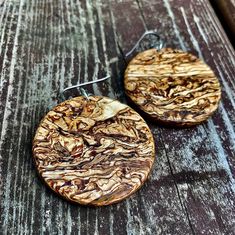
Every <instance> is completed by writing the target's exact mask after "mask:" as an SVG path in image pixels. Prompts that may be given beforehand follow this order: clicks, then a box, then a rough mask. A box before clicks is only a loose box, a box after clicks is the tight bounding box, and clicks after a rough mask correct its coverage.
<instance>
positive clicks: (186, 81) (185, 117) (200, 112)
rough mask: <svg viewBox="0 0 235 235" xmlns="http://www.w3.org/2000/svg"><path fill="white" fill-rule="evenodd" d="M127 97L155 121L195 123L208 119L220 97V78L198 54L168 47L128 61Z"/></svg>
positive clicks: (149, 51)
mask: <svg viewBox="0 0 235 235" xmlns="http://www.w3.org/2000/svg"><path fill="white" fill-rule="evenodd" d="M124 85H125V90H126V94H127V96H128V97H129V98H130V99H131V100H132V101H133V102H134V103H135V104H136V105H137V106H138V107H139V108H140V109H141V110H142V111H144V112H145V113H147V114H148V115H150V117H151V118H153V119H154V120H156V121H158V122H160V123H163V124H170V125H175V126H192V125H195V124H198V123H201V122H202V121H204V120H206V119H207V118H208V117H209V116H211V115H212V113H213V112H214V111H215V110H216V109H217V107H218V104H219V100H220V98H221V89H220V84H219V81H218V79H217V78H216V76H215V74H214V72H213V71H212V70H211V69H210V67H209V66H208V65H207V64H205V63H204V62H203V61H202V60H200V59H198V58H197V57H196V56H194V55H192V54H190V53H187V52H183V51H180V50H173V49H170V48H165V49H162V50H160V51H156V50H155V49H151V50H147V51H144V52H141V53H139V54H138V55H137V56H136V57H134V58H133V59H132V60H131V61H130V63H129V64H128V66H127V68H126V71H125V78H124Z"/></svg>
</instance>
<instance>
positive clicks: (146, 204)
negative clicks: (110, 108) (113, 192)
mask: <svg viewBox="0 0 235 235" xmlns="http://www.w3.org/2000/svg"><path fill="white" fill-rule="evenodd" d="M146 29H157V30H158V32H159V34H160V35H161V36H162V37H163V38H164V39H165V40H166V46H167V47H171V48H177V49H181V50H185V51H188V52H190V53H192V54H194V55H196V56H198V57H199V58H201V59H203V60H204V61H205V62H206V63H207V64H208V65H209V66H210V67H211V68H212V69H213V71H214V72H215V75H216V76H217V77H218V79H219V82H220V84H221V92H222V93H221V94H222V96H221V102H220V104H219V107H218V110H217V111H216V112H215V113H214V114H213V116H212V117H211V118H209V119H208V121H206V122H204V123H202V124H200V125H198V126H195V127H192V128H183V129H174V128H165V127H162V126H161V125H157V124H156V123H153V122H150V121H148V120H147V119H146V121H147V123H148V125H149V126H150V129H151V131H152V133H153V136H154V139H155V145H156V156H155V163H154V165H153V170H152V172H151V174H150V178H149V180H148V181H147V182H146V183H145V185H144V186H143V187H142V188H141V189H140V190H139V191H137V192H136V193H135V194H133V195H132V196H131V197H130V198H128V199H126V200H124V201H122V202H120V203H118V204H115V205H111V206H106V207H99V208H92V207H84V206H79V205H76V204H72V203H69V202H67V201H65V200H63V199H62V198H60V197H58V196H57V195H56V194H54V193H52V191H51V190H50V189H48V188H47V187H45V184H44V183H43V182H42V181H41V180H40V178H39V177H38V175H37V173H36V168H35V166H34V163H33V155H32V151H31V148H32V140H33V137H34V134H35V131H36V129H37V127H38V125H39V123H40V120H41V119H42V118H43V117H44V116H45V115H46V113H47V112H48V111H49V110H51V109H52V107H54V106H55V105H57V104H58V103H60V97H59V96H58V94H59V92H60V91H61V90H62V89H63V88H65V87H67V86H69V85H74V84H77V83H78V82H83V81H89V80H94V79H96V78H98V77H102V76H104V75H105V74H106V72H109V73H111V74H112V78H111V80H109V81H107V82H104V83H99V84H96V85H93V86H89V92H90V93H93V94H95V95H97V96H100V95H103V96H108V97H110V98H113V99H114V98H115V99H118V100H120V101H121V102H125V100H126V99H125V95H124V88H123V79H124V71H125V68H126V66H127V63H126V61H125V59H124V54H125V53H127V52H128V51H129V50H130V49H131V47H132V46H133V45H134V43H135V42H136V40H137V39H138V38H139V37H140V35H142V33H143V32H144V31H145V30H146ZM234 74H235V52H234V50H233V48H232V46H231V44H230V42H229V41H228V38H227V36H226V34H225V33H224V30H223V28H222V27H221V24H220V23H219V21H218V19H217V17H216V15H215V13H214V11H213V9H212V7H211V5H210V3H209V1H208V0H179V1H178V0H177V1H175V0H157V1H149V0H138V1H137V0H136V1H130V0H125V1H121V0H120V1H119V0H118V1H114V0H109V1H105V0H103V1H101V0H97V1H95V0H94V1H88V0H82V1H78V0H63V1H62V0H58V1H55V0H50V1H44V0H36V1H26V0H13V1H10V0H5V1H4V0H0V76H1V83H0V131H1V140H0V154H1V155H0V156H1V159H0V161H1V215H0V216H1V230H0V231H1V234H4V235H5V234H234V233H235V232H234V231H235V214H234V212H235V180H234V178H235V155H234V152H235V134H234V133H235V131H234V125H235V110H234V107H235V99H234V97H235V83H234Z"/></svg>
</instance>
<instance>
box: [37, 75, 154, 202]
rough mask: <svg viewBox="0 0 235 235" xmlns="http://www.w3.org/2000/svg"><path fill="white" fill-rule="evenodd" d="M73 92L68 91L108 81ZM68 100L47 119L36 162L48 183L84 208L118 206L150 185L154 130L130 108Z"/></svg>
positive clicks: (105, 99)
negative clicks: (84, 206) (146, 184)
mask: <svg viewBox="0 0 235 235" xmlns="http://www.w3.org/2000/svg"><path fill="white" fill-rule="evenodd" d="M108 77H109V76H107V77H105V78H104V79H99V80H96V81H92V82H87V83H84V84H80V85H76V86H73V87H69V88H67V89H65V90H68V89H71V88H75V87H80V89H82V88H81V86H84V85H87V84H91V83H95V82H100V81H104V80H105V79H107V78H108ZM82 94H83V96H78V97H75V98H72V99H70V100H66V101H64V102H62V103H60V104H59V105H57V106H56V107H54V108H53V109H52V110H51V111H49V112H48V113H47V114H46V116H45V117H44V118H43V119H42V121H41V123H40V125H39V127H38V129H37V131H36V134H35V137H34V140H33V157H34V160H35V163H36V168H37V171H38V173H39V175H40V177H41V178H42V179H43V180H44V182H45V183H46V184H47V186H49V187H50V188H51V189H52V190H53V191H54V192H56V193H57V194H59V195H60V196H62V197H63V198H65V199H67V200H69V201H71V202H75V203H79V204H82V205H91V206H103V205H109V204H112V203H116V202H119V201H121V200H123V199H125V198H127V197H128V196H130V195H131V194H133V193H134V192H135V191H137V190H138V189H139V188H140V187H141V186H142V185H143V183H144V182H145V181H146V179H147V177H148V175H149V173H150V170H151V168H152V166H153V162H154V158H155V146H154V140H153V136H152V134H151V131H150V129H149V127H148V126H147V124H146V123H145V121H144V120H143V118H142V117H141V116H140V115H139V114H138V113H137V112H135V111H134V110H133V109H131V108H130V107H129V106H127V105H125V104H122V103H120V102H119V101H117V100H113V99H110V98H108V97H100V96H89V95H87V94H86V92H84V89H82Z"/></svg>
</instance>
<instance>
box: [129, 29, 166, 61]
mask: <svg viewBox="0 0 235 235" xmlns="http://www.w3.org/2000/svg"><path fill="white" fill-rule="evenodd" d="M147 35H153V36H155V37H156V38H157V44H156V45H155V46H154V47H155V48H156V49H157V50H160V49H162V48H163V46H164V44H165V42H164V41H163V39H162V38H161V37H160V36H159V35H158V34H157V33H156V31H155V30H148V31H146V32H145V33H143V35H142V36H141V37H140V38H139V40H138V41H137V42H136V44H135V45H134V46H133V48H132V49H131V50H130V51H129V52H127V53H126V55H125V57H126V58H127V57H128V56H130V55H131V54H132V53H133V51H134V50H135V49H136V48H137V47H138V46H139V44H140V43H141V41H142V40H143V39H144V38H145V37H146V36H147Z"/></svg>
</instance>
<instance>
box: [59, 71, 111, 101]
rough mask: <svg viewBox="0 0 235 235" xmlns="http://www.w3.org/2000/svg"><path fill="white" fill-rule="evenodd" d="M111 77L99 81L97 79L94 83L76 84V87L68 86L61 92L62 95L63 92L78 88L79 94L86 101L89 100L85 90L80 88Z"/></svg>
mask: <svg viewBox="0 0 235 235" xmlns="http://www.w3.org/2000/svg"><path fill="white" fill-rule="evenodd" d="M110 77H111V76H110V75H107V76H105V77H103V78H100V79H97V80H94V81H89V82H84V83H80V84H77V85H74V86H70V87H66V88H65V89H64V90H63V91H62V94H64V92H65V91H68V90H71V89H74V88H79V90H80V93H81V94H82V95H83V96H84V97H85V98H86V99H89V94H88V93H87V92H86V90H85V89H84V88H82V87H83V86H86V85H90V84H94V83H98V82H102V81H105V80H106V79H108V78H110Z"/></svg>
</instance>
